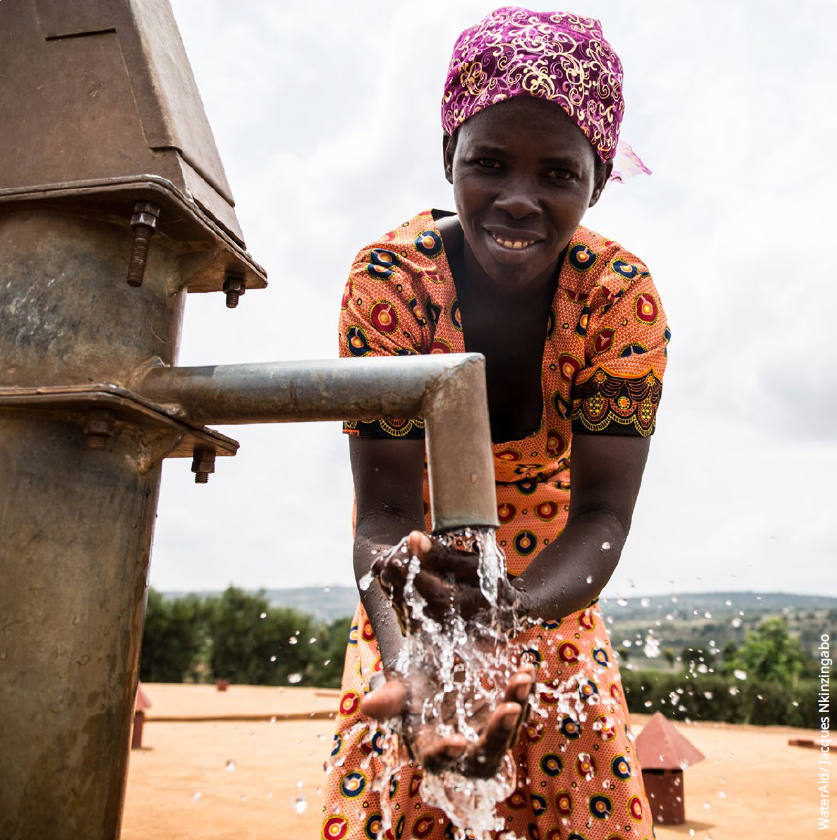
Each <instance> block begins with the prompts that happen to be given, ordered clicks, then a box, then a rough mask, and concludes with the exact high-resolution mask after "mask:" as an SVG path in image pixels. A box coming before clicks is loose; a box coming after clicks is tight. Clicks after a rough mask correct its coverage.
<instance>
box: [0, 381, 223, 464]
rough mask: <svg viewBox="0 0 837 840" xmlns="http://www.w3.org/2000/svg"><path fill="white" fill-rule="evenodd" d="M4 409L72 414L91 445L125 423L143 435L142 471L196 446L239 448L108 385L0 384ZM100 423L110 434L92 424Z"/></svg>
mask: <svg viewBox="0 0 837 840" xmlns="http://www.w3.org/2000/svg"><path fill="white" fill-rule="evenodd" d="M4 409H6V410H9V409H16V410H25V411H32V410H38V411H49V412H53V413H56V412H57V413H62V414H69V415H77V417H78V421H79V423H80V424H81V425H83V426H84V428H85V433H86V434H87V435H88V436H89V437H90V436H91V435H92V436H93V437H92V440H91V442H92V441H95V443H96V445H95V446H91V448H99V449H101V448H105V447H106V445H107V443H106V439H107V437H108V436H109V435H110V434H116V433H118V431H119V429H120V425H121V426H122V427H123V428H124V427H125V426H129V427H131V428H132V429H134V430H135V431H136V432H137V433H138V434H139V435H140V437H141V438H142V439H143V443H144V447H143V448H144V450H145V453H144V455H143V457H142V458H141V459H140V464H139V469H140V471H141V472H147V471H148V470H150V469H151V468H152V467H154V466H155V465H156V464H158V463H159V462H160V461H162V460H163V459H164V458H190V459H192V458H193V457H194V453H195V451H196V450H200V451H212V452H214V453H215V454H216V455H223V456H234V455H235V454H236V452H237V451H238V447H239V444H238V441H236V440H233V438H230V437H227V436H226V435H222V434H221V433H220V432H216V431H214V430H213V429H207V428H205V427H202V426H193V425H191V424H190V423H186V422H184V421H183V420H181V419H180V418H178V417H176V416H174V414H175V412H174V410H173V409H171V408H166V407H164V406H161V405H158V404H156V403H154V402H152V401H151V400H149V399H146V398H145V397H142V396H140V395H139V394H136V393H134V392H133V391H129V390H127V389H126V388H121V387H119V386H118V385H113V384H111V383H97V384H93V385H67V386H49V387H43V388H14V387H3V388H0V411H2V410H4ZM91 418H93V419H92V420H91ZM103 422H104V423H107V424H108V425H109V427H110V428H112V429H113V432H109V431H108V429H104V428H103V429H98V427H95V426H92V425H91V424H95V423H103Z"/></svg>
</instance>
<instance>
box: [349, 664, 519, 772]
mask: <svg viewBox="0 0 837 840" xmlns="http://www.w3.org/2000/svg"><path fill="white" fill-rule="evenodd" d="M436 690H437V688H436V687H435V686H434V685H432V683H431V680H430V679H429V678H428V677H427V675H424V674H414V675H410V677H408V678H407V679H404V678H402V677H400V676H399V675H391V676H390V678H389V679H386V681H384V682H382V684H381V685H380V686H378V687H376V688H375V689H374V690H373V691H371V692H370V693H369V694H367V695H366V697H364V699H363V702H362V704H361V710H362V711H363V713H364V714H366V715H368V716H369V717H372V718H375V719H377V720H387V719H389V718H392V717H397V716H401V717H402V718H403V722H404V738H405V742H406V744H407V747H408V749H409V750H410V752H411V755H412V756H413V758H414V759H415V760H416V761H418V762H419V763H420V764H421V765H422V766H423V767H424V768H425V769H427V770H428V771H430V772H435V773H438V772H440V771H442V770H444V769H446V768H454V767H455V768H456V770H457V771H458V772H460V773H462V774H463V775H465V776H470V777H474V778H490V777H491V776H493V775H494V774H495V773H496V772H497V771H498V769H499V768H500V766H501V764H502V762H503V758H504V757H505V755H506V753H507V752H508V751H509V750H510V749H511V748H512V747H513V746H514V745H515V743H516V742H517V739H518V737H519V735H520V730H521V728H522V727H523V724H524V723H525V721H526V718H527V716H528V711H529V697H530V695H531V694H533V693H534V690H535V670H534V668H533V667H532V666H531V665H523V666H521V667H520V669H519V670H518V671H517V673H515V674H514V675H513V676H512V677H511V679H510V680H509V681H508V683H507V684H506V687H505V690H504V692H503V698H502V701H501V702H500V703H498V704H497V706H496V707H495V708H494V709H493V710H492V709H491V707H490V704H489V702H488V700H487V699H484V700H483V701H482V702H481V703H480V704H472V708H471V715H472V720H471V721H470V722H471V725H472V726H473V728H474V729H475V730H476V731H477V732H478V733H479V737H478V739H477V740H476V741H475V742H469V741H468V740H467V739H466V738H465V737H463V736H462V735H458V734H454V735H440V734H439V733H438V729H439V726H440V725H443V724H446V723H448V721H453V719H454V717H455V716H454V714H453V712H454V706H453V703H452V702H450V703H445V704H444V705H445V708H444V709H443V714H442V719H441V720H438V721H432V722H422V716H421V711H422V707H423V704H424V701H425V699H426V698H427V697H428V696H429V695H430V692H435V691H436ZM446 699H447V698H446Z"/></svg>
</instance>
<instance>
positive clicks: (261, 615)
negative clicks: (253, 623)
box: [259, 613, 267, 618]
mask: <svg viewBox="0 0 837 840" xmlns="http://www.w3.org/2000/svg"><path fill="white" fill-rule="evenodd" d="M259 618H267V613H259Z"/></svg>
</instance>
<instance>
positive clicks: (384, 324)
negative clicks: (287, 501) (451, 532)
mask: <svg viewBox="0 0 837 840" xmlns="http://www.w3.org/2000/svg"><path fill="white" fill-rule="evenodd" d="M621 82H622V68H621V64H620V62H619V59H618V57H617V56H616V54H615V53H614V52H613V51H612V49H611V48H610V46H609V45H608V43H607V42H606V41H605V40H604V37H603V35H602V30H601V26H600V24H599V23H598V21H595V20H593V19H591V18H584V17H579V16H577V15H573V14H569V13H562V12H555V13H540V12H532V11H529V10H526V9H519V8H514V7H507V8H502V9H498V10H497V11H495V12H493V13H492V14H491V15H489V16H488V17H487V18H485V20H483V21H482V22H481V23H480V24H478V25H477V26H475V27H473V28H471V29H469V30H466V31H465V32H464V33H463V34H462V35H461V36H460V38H459V40H458V41H457V44H456V47H455V48H454V55H453V59H452V61H451V65H450V70H449V73H448V78H447V82H446V86H445V92H444V97H443V104H442V124H443V128H444V129H445V134H444V136H443V153H444V154H443V161H444V171H445V175H446V177H447V180H448V181H449V182H450V183H451V184H452V185H453V193H454V202H455V205H456V212H455V213H453V212H447V211H440V210H432V211H425V212H422V213H419V214H418V215H417V216H415V217H414V218H413V219H410V220H408V221H406V222H404V223H403V224H401V225H400V226H398V227H396V228H394V229H393V230H391V231H390V232H389V233H387V234H386V235H384V236H383V237H382V238H381V239H379V240H378V241H377V242H374V243H372V244H371V245H369V246H367V247H365V248H363V249H362V250H361V251H360V253H359V254H358V256H357V258H356V260H355V263H354V265H353V266H352V270H351V274H350V276H349V280H348V283H347V285H346V289H345V292H344V295H343V301H342V311H341V315H340V353H341V355H343V356H348V357H352V356H366V355H393V354H394V355H412V354H423V353H450V352H463V351H476V352H481V353H483V354H484V355H485V357H486V376H487V384H488V402H489V415H490V420H491V431H492V438H493V442H494V456H495V474H496V481H497V497H498V502H499V506H498V519H499V521H500V523H501V525H500V528H499V530H498V534H497V537H498V541H499V544H500V545H501V547H502V548H503V550H504V551H505V554H506V562H507V567H508V572H509V581H510V583H509V585H508V586H507V588H506V590H504V592H503V598H505V599H506V601H507V602H508V603H510V604H513V605H514V606H515V608H516V610H517V611H518V613H522V614H524V615H526V616H527V617H528V618H529V619H531V621H532V627H531V629H529V630H526V631H524V632H523V633H522V634H519V635H518V636H517V637H516V639H515V641H516V644H517V646H518V648H519V649H520V650H525V651H526V653H527V657H528V659H530V660H531V661H532V662H534V663H535V664H536V665H537V672H534V671H532V670H531V668H526V667H522V668H521V669H520V670H519V671H518V673H517V674H516V675H515V676H514V677H513V678H512V680H511V681H510V683H509V685H508V686H507V687H506V690H505V693H504V694H503V696H502V698H498V699H502V700H503V701H504V702H500V703H499V704H497V705H496V708H495V710H494V712H493V713H490V712H488V711H485V712H484V713H483V714H482V715H481V716H479V717H478V718H477V719H476V720H475V722H474V723H475V726H476V727H477V729H478V730H479V731H480V733H481V736H480V738H479V741H478V742H476V743H475V744H467V743H464V742H463V741H462V739H460V738H457V737H456V736H451V737H439V736H434V735H433V733H430V734H428V732H427V728H426V727H423V726H422V725H421V720H420V715H419V714H418V712H419V710H420V709H421V708H422V704H423V701H424V699H425V698H426V697H427V696H429V695H431V694H432V693H433V692H434V691H436V690H437V686H435V684H434V675H433V674H426V673H419V672H417V671H414V672H412V673H411V672H409V671H408V673H407V675H406V676H404V675H403V674H401V673H398V672H396V671H395V670H394V668H393V665H394V663H395V660H396V657H397V655H398V652H399V650H400V648H401V646H402V636H401V632H400V630H399V625H398V623H397V622H396V621H395V619H394V615H393V608H392V604H391V600H390V599H392V601H394V602H395V603H396V604H398V603H399V602H400V601H402V600H403V598H404V591H403V589H404V574H403V567H402V566H401V565H400V564H399V563H398V562H397V561H395V560H388V561H381V560H378V562H377V563H376V564H375V566H374V571H375V574H376V575H377V576H378V578H379V580H380V582H381V584H382V586H381V588H379V587H369V588H368V589H365V590H363V591H362V592H361V599H362V602H363V603H362V605H361V606H359V607H358V611H357V613H356V615H355V622H354V624H355V626H354V628H353V635H352V638H351V640H350V643H349V648H348V652H347V657H346V667H345V672H344V679H343V701H342V702H341V718H340V724H339V726H338V732H337V735H336V739H335V748H334V753H333V755H334V756H335V758H336V761H337V764H336V767H335V771H334V772H332V774H331V776H330V779H329V787H328V791H327V800H326V814H325V823H324V828H323V832H324V834H323V836H324V837H326V836H334V837H337V836H339V837H341V838H344V837H345V838H361V837H364V836H369V837H373V836H375V833H374V832H372V828H374V827H375V826H379V825H380V821H381V804H380V801H379V799H378V796H377V794H376V793H375V792H374V791H373V790H372V784H371V782H372V779H371V778H369V774H370V773H371V774H372V776H375V775H376V774H378V773H380V772H381V765H380V762H379V761H378V759H377V757H376V756H374V755H371V752H370V749H369V737H370V733H371V732H372V731H373V730H374V727H375V719H385V718H387V717H391V716H393V715H402V716H403V719H404V728H405V732H406V733H407V735H406V738H407V741H408V745H409V746H410V747H411V754H412V755H413V756H414V757H415V760H416V762H417V763H416V764H413V765H411V766H409V767H406V768H405V769H404V770H403V771H402V774H401V777H400V779H399V780H398V781H397V784H395V785H394V786H393V789H392V791H391V797H392V802H393V805H392V808H393V829H392V832H393V833H394V836H395V837H396V838H401V837H402V836H403V837H406V838H409V837H422V838H425V837H430V838H434V840H436V839H437V838H438V840H441V838H443V837H452V836H453V835H452V831H453V824H452V823H451V822H450V821H449V819H448V817H447V816H446V815H445V814H444V813H442V812H441V811H439V810H437V809H434V808H431V807H429V806H428V805H427V804H426V803H424V802H423V801H422V798H421V791H420V786H419V782H420V780H421V777H422V768H421V766H420V765H422V764H424V765H425V766H427V767H430V766H431V765H432V766H433V767H434V768H438V767H439V766H444V765H445V764H446V763H447V764H453V763H455V762H459V764H458V765H457V766H459V767H466V768H470V770H469V771H468V772H470V773H471V774H473V775H482V776H485V775H491V773H492V772H494V770H496V768H497V767H498V766H499V765H500V763H501V761H502V760H503V757H504V755H505V752H506V750H507V749H508V748H510V747H513V755H514V759H515V762H516V765H517V768H518V788H517V790H515V792H513V793H512V795H511V796H510V797H509V798H508V799H507V800H506V801H505V802H504V803H502V804H500V805H499V807H498V814H499V816H500V817H501V818H502V820H503V824H504V826H505V828H506V829H507V830H508V832H509V834H508V835H507V836H508V837H512V836H515V837H524V836H526V837H530V838H536V837H542V838H549V840H558V839H559V838H562V839H563V838H575V839H576V840H577V838H579V837H584V838H585V840H599V838H601V840H604V838H617V837H628V836H630V837H638V838H646V837H650V836H651V834H652V829H651V816H650V812H649V808H648V803H647V800H646V798H645V793H644V790H643V786H642V781H641V776H640V773H639V766H638V763H637V760H636V755H635V753H634V750H633V746H632V743H631V741H632V738H631V736H630V732H629V730H628V725H627V719H628V716H627V707H626V704H625V699H624V697H623V695H622V691H621V687H620V677H619V671H618V668H617V666H616V664H615V662H614V657H613V652H612V650H611V648H610V644H609V641H608V638H607V633H606V632H605V631H604V626H603V618H602V615H601V612H600V610H599V606H598V603H597V601H598V594H599V592H600V591H601V589H602V588H603V587H604V585H605V584H606V583H607V581H608V579H609V578H610V575H611V574H612V572H613V570H614V569H615V567H616V564H617V562H618V560H619V557H620V554H621V550H622V546H623V545H624V542H625V539H626V537H627V534H628V530H629V528H630V522H631V516H632V512H633V508H634V503H635V501H636V497H637V493H638V491H639V485H640V480H641V477H642V473H643V469H644V465H645V459H646V456H647V452H648V442H649V436H650V435H651V434H652V432H653V431H654V424H655V417H656V411H657V406H658V404H659V399H660V393H661V379H662V375H663V372H664V370H665V366H666V356H667V350H666V345H667V344H668V337H669V331H668V327H667V325H666V321H665V315H664V313H663V310H662V307H661V304H660V301H659V297H658V295H657V291H656V289H655V287H654V284H653V282H652V280H651V277H650V273H649V271H648V269H647V268H646V266H645V265H644V264H643V263H642V261H641V260H639V259H638V258H637V257H636V256H635V255H633V254H632V253H630V252H629V251H627V250H626V249H624V248H623V247H622V246H620V245H619V244H618V243H616V242H614V241H612V240H610V239H607V238H606V237H604V236H601V235H600V234H597V233H594V232H593V231H591V230H588V229H586V228H584V227H582V226H581V224H580V223H581V220H582V218H583V216H584V213H585V212H586V210H587V209H588V208H589V207H591V206H592V205H593V204H595V203H596V202H597V201H598V200H599V197H600V196H601V194H602V191H603V190H604V188H605V185H606V183H607V180H608V178H609V177H611V176H612V172H613V158H614V156H615V154H616V150H617V145H618V135H619V127H620V123H621V118H622V113H623V110H624V104H623V101H622V95H621ZM634 157H635V156H634ZM637 160H638V159H637ZM646 171H647V170H646ZM345 427H346V428H345V431H346V432H347V433H349V434H350V435H352V437H351V445H350V451H351V458H352V469H353V475H354V482H355V493H356V502H357V527H356V534H355V553H354V558H355V572H356V574H357V576H358V578H361V577H362V576H364V575H366V574H367V573H368V572H369V570H370V568H372V563H373V560H374V559H375V557H379V556H380V555H381V554H382V553H385V552H386V550H387V549H388V548H389V547H391V546H392V545H394V544H396V543H397V542H398V541H399V539H400V538H401V537H403V536H404V534H405V533H406V532H410V531H412V533H411V534H410V538H409V543H408V544H409V548H410V549H411V551H412V552H413V554H415V555H416V556H417V557H418V558H419V559H420V560H421V563H422V568H421V571H420V572H419V574H418V576H417V578H416V582H415V585H416V587H417V589H418V590H419V591H420V592H421V593H422V595H423V596H424V597H425V599H426V600H427V601H428V606H427V607H426V612H427V613H428V614H430V615H439V616H441V615H443V614H444V612H445V611H446V610H447V609H449V608H450V605H451V604H453V605H455V607H456V609H457V610H458V611H459V612H460V613H461V615H462V616H463V617H464V618H465V619H469V618H470V617H471V616H473V615H477V614H479V611H480V610H481V609H483V608H484V606H485V605H484V602H483V601H482V599H481V595H480V593H479V588H478V585H477V584H478V581H476V579H475V578H476V576H475V574H473V569H472V568H471V565H469V563H470V564H472V563H473V561H472V560H471V559H470V558H463V557H462V556H461V555H457V554H455V553H453V552H450V551H448V550H447V549H445V548H444V547H443V545H442V544H441V543H440V542H439V541H437V540H435V539H432V538H430V537H428V536H427V535H426V534H423V533H421V532H422V531H424V530H425V529H429V523H428V522H427V521H426V514H427V510H428V506H427V499H428V486H427V476H426V473H425V469H424V445H423V439H422V438H423V427H422V423H421V421H419V420H416V419H410V418H405V419H403V420H399V421H375V422H368V423H364V422H352V423H346V424H345ZM571 452H572V470H571V469H570V453H571ZM571 476H572V493H571V492H570V483H571ZM384 591H385V592H386V593H387V594H386V596H385V595H384V594H383V593H384ZM535 680H536V682H537V690H538V692H539V693H540V698H541V703H542V708H543V709H545V710H546V717H545V718H543V719H541V720H539V721H538V722H537V723H531V724H529V725H528V726H527V727H526V728H525V731H524V735H523V736H522V737H521V738H520V739H519V740H518V742H517V743H516V744H514V741H515V739H516V736H517V732H518V729H519V727H520V723H521V717H522V714H523V707H524V706H525V704H526V697H527V695H528V693H529V691H530V688H531V686H532V684H533V681H535ZM370 689H372V690H371V692H370ZM364 695H366V698H365V699H364V701H363V702H361V698H362V697H364ZM617 765H618V767H619V768H620V773H619V774H615V771H613V769H612V768H613V767H616V766H617ZM616 775H618V778H615V776H616ZM359 779H362V782H358V780H359ZM358 784H360V785H361V787H360V788H359V787H358ZM361 793H362V794H363V795H362V797H361V798H362V800H363V801H362V807H354V804H356V802H357V800H356V799H355V797H358V796H359V795H360V794H361Z"/></svg>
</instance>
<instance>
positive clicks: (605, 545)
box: [602, 542, 610, 551]
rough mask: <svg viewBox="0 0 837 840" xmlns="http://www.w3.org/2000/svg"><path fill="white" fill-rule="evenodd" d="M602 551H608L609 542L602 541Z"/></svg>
mask: <svg viewBox="0 0 837 840" xmlns="http://www.w3.org/2000/svg"><path fill="white" fill-rule="evenodd" d="M602 551H610V543H609V542H603V543H602Z"/></svg>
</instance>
